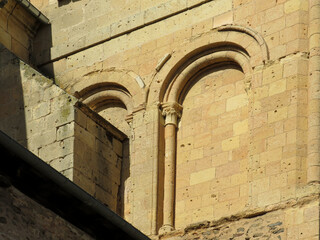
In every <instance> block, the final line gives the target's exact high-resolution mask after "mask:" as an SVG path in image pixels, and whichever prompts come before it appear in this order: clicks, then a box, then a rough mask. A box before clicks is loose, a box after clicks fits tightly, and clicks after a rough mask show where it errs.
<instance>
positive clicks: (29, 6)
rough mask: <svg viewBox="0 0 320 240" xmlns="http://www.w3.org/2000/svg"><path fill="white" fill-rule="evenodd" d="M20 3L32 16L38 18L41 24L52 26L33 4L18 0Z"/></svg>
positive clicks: (25, 0)
mask: <svg viewBox="0 0 320 240" xmlns="http://www.w3.org/2000/svg"><path fill="white" fill-rule="evenodd" d="M16 1H17V2H18V3H20V4H21V5H22V6H23V7H24V8H25V9H26V10H27V11H28V12H29V13H30V14H31V15H33V16H34V17H36V18H37V19H38V20H39V21H40V22H41V23H44V24H50V21H49V19H48V18H47V17H46V16H45V15H43V14H42V13H41V12H40V11H39V10H38V9H37V8H36V7H35V6H33V5H32V4H31V2H29V1H27V0H16Z"/></svg>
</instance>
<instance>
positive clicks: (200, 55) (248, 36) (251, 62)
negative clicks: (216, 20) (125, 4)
mask: <svg viewBox="0 0 320 240" xmlns="http://www.w3.org/2000/svg"><path fill="white" fill-rule="evenodd" d="M208 34H210V36H208V37H207V38H208V40H207V42H205V41H204V40H203V38H197V39H194V40H193V41H191V42H189V43H186V44H185V45H184V46H183V47H182V48H181V49H178V50H176V51H175V52H173V53H172V56H171V58H170V59H169V61H168V62H167V63H166V64H165V65H164V66H163V67H162V69H161V71H159V72H158V73H157V75H156V76H155V78H154V80H153V81H152V83H151V85H150V91H149V95H148V103H150V104H152V103H154V102H163V101H165V98H166V97H167V96H168V92H167V90H169V91H172V90H170V89H171V88H172V87H173V82H175V81H176V80H177V79H178V78H179V79H181V78H183V76H186V74H189V73H192V71H195V70H196V69H197V68H198V69H199V70H200V69H201V68H203V67H205V65H206V64H209V65H210V64H218V63H223V62H225V63H227V62H233V63H235V64H237V65H239V66H240V67H241V69H242V71H243V72H244V73H245V75H246V77H248V76H249V75H250V73H251V72H252V71H253V69H254V68H256V67H257V66H261V65H264V64H265V63H266V62H267V61H268V60H269V51H268V47H267V44H266V42H265V40H264V39H263V37H262V36H261V35H260V34H259V33H257V32H255V31H254V30H252V29H249V28H246V27H243V26H238V25H224V26H221V27H219V28H216V29H213V30H212V31H211V32H210V33H208ZM199 46H200V47H199ZM190 49H191V51H190ZM210 61H211V63H210ZM205 62H207V63H205ZM202 64H203V65H202ZM192 69H193V70H192ZM179 79H178V81H177V82H179ZM246 81H250V79H247V80H246Z"/></svg>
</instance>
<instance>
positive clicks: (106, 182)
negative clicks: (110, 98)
mask: <svg viewBox="0 0 320 240" xmlns="http://www.w3.org/2000/svg"><path fill="white" fill-rule="evenodd" d="M0 59H1V69H0V81H1V84H2V86H4V87H3V88H1V91H0V92H1V95H2V102H1V104H0V108H1V121H0V126H1V128H0V129H1V130H2V131H3V132H5V133H6V134H7V135H9V136H10V137H11V138H13V139H15V140H16V141H18V142H19V143H20V144H22V145H23V146H24V147H26V148H28V149H29V150H30V151H31V152H33V153H34V154H35V155H37V156H39V157H40V158H41V159H42V160H44V161H45V162H47V163H48V164H50V165H51V166H52V167H53V168H55V169H56V170H57V171H59V172H61V173H62V174H63V175H65V176H66V177H68V178H69V179H71V180H73V181H74V182H75V183H77V184H78V185H79V186H80V187H82V188H83V189H84V190H86V191H87V192H89V193H90V194H92V195H93V196H95V197H96V198H97V199H98V200H100V201H101V202H103V203H104V204H106V205H108V206H109V207H110V208H111V209H112V210H114V211H117V209H121V208H122V207H121V203H120V202H119V197H118V193H119V189H120V184H121V181H122V180H121V179H120V172H121V166H122V157H123V154H122V144H123V141H125V139H126V135H125V134H123V133H121V132H120V131H119V130H117V129H116V128H115V127H113V126H112V125H111V124H109V123H108V122H106V121H105V120H104V119H102V118H101V117H100V119H98V118H96V117H95V116H94V114H93V115H92V114H91V115H90V114H89V112H88V111H85V107H82V108H80V107H79V105H76V102H77V99H76V98H75V97H73V96H71V95H69V94H68V93H66V92H65V91H63V90H62V89H61V88H59V87H57V86H56V85H55V84H54V83H53V81H52V80H50V79H48V78H46V77H44V76H43V75H41V74H40V73H39V72H37V71H35V70H34V69H33V68H31V67H30V66H29V65H27V64H26V63H24V62H22V61H20V60H19V59H18V58H17V57H15V56H14V55H13V54H12V53H10V52H9V51H8V50H7V49H5V48H4V47H2V48H1V56H0ZM118 202H119V204H118Z"/></svg>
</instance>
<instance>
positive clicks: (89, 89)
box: [67, 68, 146, 110]
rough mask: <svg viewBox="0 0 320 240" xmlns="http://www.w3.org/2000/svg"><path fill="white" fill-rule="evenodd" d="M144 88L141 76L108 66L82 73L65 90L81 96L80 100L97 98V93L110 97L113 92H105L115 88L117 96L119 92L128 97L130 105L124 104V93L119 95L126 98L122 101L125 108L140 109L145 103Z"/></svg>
mask: <svg viewBox="0 0 320 240" xmlns="http://www.w3.org/2000/svg"><path fill="white" fill-rule="evenodd" d="M144 88H145V83H144V82H143V80H142V79H141V77H140V76H139V75H137V74H135V73H134V72H132V71H129V70H123V69H115V68H110V69H104V70H97V71H94V72H90V73H88V74H86V75H84V76H83V77H82V78H81V79H80V81H77V82H76V83H75V84H73V85H71V86H70V87H69V89H67V90H68V92H70V93H71V94H73V95H75V96H76V97H78V98H82V100H84V98H87V97H90V99H92V98H94V99H96V98H98V95H99V96H100V97H102V95H104V97H109V98H110V97H111V96H112V94H114V92H113V93H112V92H111V93H107V92H108V91H110V90H117V91H118V92H119V93H118V94H117V97H118V98H119V96H120V95H121V94H120V92H122V93H123V94H124V95H127V96H128V97H129V98H130V101H131V102H132V103H131V105H132V107H130V106H129V105H128V104H126V102H128V101H127V98H125V97H124V95H123V96H122V97H121V99H122V100H124V99H126V102H123V103H124V104H125V105H126V107H127V109H132V110H133V109H140V108H141V106H144V105H145V99H146V97H145V95H146V91H145V89H144ZM102 92H103V93H102ZM98 93H99V94H98ZM95 94H98V95H97V96H96V97H92V95H95ZM110 94H111V95H110ZM119 94H120V95H119ZM87 101H89V100H87Z"/></svg>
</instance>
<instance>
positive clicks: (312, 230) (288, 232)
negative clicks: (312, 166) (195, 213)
mask: <svg viewBox="0 0 320 240" xmlns="http://www.w3.org/2000/svg"><path fill="white" fill-rule="evenodd" d="M282 207H283V208H280V209H278V210H277V209H275V210H274V211H272V212H266V211H262V212H260V213H255V214H253V215H250V213H244V214H243V215H242V216H235V217H233V218H229V219H221V220H220V221H211V222H210V221H204V222H199V223H196V224H192V225H189V226H187V227H186V228H185V229H184V230H183V231H175V232H172V233H171V234H170V235H166V236H160V238H159V239H167V240H185V239H186V240H187V239H188V240H189V239H190V240H191V239H199V240H209V239H212V240H218V239H235V240H236V239H239V240H240V239H314V240H316V239H319V227H318V226H319V200H318V198H316V197H314V198H306V199H304V200H303V201H301V202H292V203H291V204H290V205H288V206H282Z"/></svg>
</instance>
